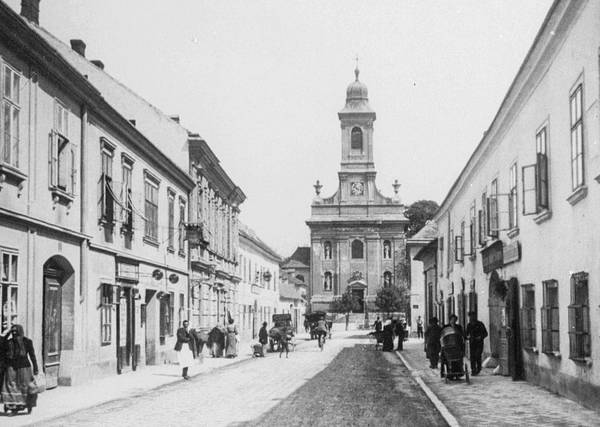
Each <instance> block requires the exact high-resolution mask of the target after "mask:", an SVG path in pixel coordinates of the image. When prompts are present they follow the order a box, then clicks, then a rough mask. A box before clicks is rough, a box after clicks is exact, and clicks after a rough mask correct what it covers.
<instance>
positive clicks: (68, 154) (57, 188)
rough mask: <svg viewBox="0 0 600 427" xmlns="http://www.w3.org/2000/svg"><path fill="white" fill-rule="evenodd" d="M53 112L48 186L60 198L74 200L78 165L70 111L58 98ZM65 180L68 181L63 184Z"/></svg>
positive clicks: (55, 100) (55, 99)
mask: <svg viewBox="0 0 600 427" xmlns="http://www.w3.org/2000/svg"><path fill="white" fill-rule="evenodd" d="M53 111H54V113H53V125H52V130H51V131H50V142H49V147H48V151H49V152H48V166H49V167H48V178H49V180H48V181H49V183H48V186H49V188H50V190H52V191H53V192H56V193H57V194H58V195H59V196H61V197H63V198H66V199H68V200H72V199H73V196H74V195H75V187H76V173H77V167H76V166H77V165H76V156H75V150H76V145H75V144H74V143H73V142H72V141H71V140H70V139H69V109H68V108H67V107H66V106H65V105H64V104H63V103H62V102H61V101H60V100H59V99H58V98H54V109H53ZM59 117H60V120H59ZM103 140H104V138H101V141H103ZM113 150H114V148H113ZM63 179H64V180H66V181H65V182H63Z"/></svg>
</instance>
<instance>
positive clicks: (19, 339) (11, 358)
mask: <svg viewBox="0 0 600 427" xmlns="http://www.w3.org/2000/svg"><path fill="white" fill-rule="evenodd" d="M0 358H1V359H3V360H4V362H3V364H4V366H5V370H4V376H3V380H2V387H1V388H2V393H1V396H2V399H1V400H2V403H3V404H4V407H5V408H6V409H8V410H9V411H10V415H15V414H16V413H17V412H19V411H20V410H23V409H27V413H31V411H32V408H34V407H35V406H36V405H37V386H36V383H35V380H34V375H37V374H38V364H37V359H36V358H35V352H34V350H33V342H32V341H31V340H30V339H29V338H27V337H26V336H25V333H24V331H23V327H22V326H21V325H12V326H11V328H10V333H9V334H8V336H7V337H4V339H3V340H2V348H0ZM32 367H33V372H32V369H31V368H32Z"/></svg>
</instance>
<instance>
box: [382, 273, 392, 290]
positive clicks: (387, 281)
mask: <svg viewBox="0 0 600 427" xmlns="http://www.w3.org/2000/svg"><path fill="white" fill-rule="evenodd" d="M390 286H392V273H390V272H389V271H386V272H385V273H383V287H384V288H389V287H390Z"/></svg>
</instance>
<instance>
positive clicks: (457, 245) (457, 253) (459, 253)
mask: <svg viewBox="0 0 600 427" xmlns="http://www.w3.org/2000/svg"><path fill="white" fill-rule="evenodd" d="M463 259H464V247H463V236H455V237H454V261H457V262H463Z"/></svg>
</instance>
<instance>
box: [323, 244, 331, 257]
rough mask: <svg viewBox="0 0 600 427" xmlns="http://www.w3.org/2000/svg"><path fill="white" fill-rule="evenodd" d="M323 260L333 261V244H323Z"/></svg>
mask: <svg viewBox="0 0 600 427" xmlns="http://www.w3.org/2000/svg"><path fill="white" fill-rule="evenodd" d="M323 258H325V259H331V242H325V243H323Z"/></svg>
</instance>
